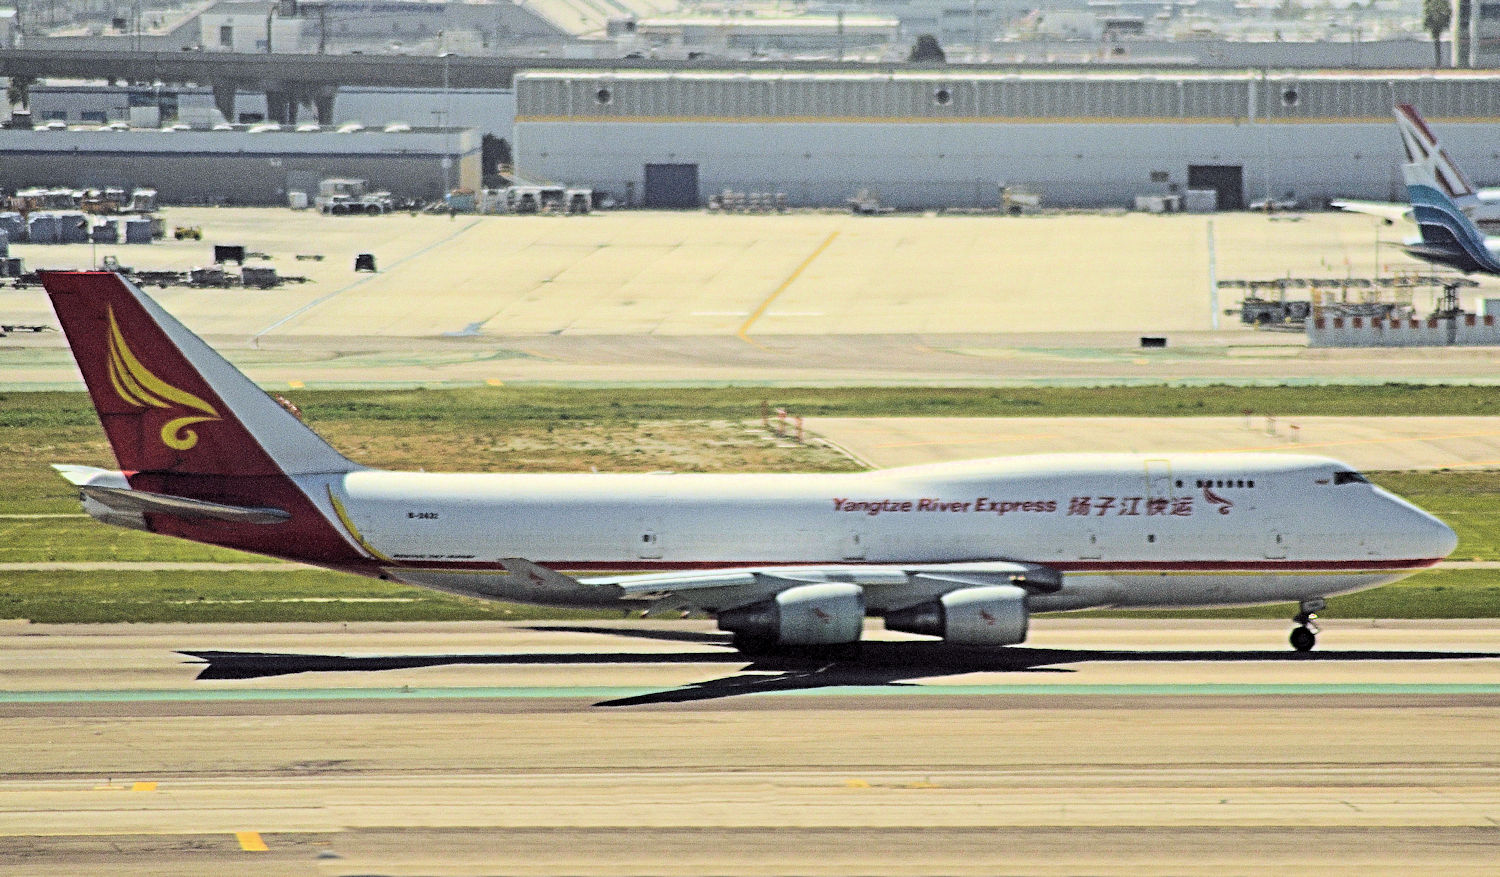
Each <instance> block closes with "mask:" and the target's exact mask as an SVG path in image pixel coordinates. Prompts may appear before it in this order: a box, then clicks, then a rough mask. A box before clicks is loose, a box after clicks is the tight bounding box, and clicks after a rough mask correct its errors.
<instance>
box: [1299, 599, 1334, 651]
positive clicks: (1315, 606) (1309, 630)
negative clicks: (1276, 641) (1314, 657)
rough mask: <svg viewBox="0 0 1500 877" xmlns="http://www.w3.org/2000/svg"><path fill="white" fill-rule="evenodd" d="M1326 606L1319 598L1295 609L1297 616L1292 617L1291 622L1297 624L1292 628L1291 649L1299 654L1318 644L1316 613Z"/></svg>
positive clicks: (1305, 602) (1324, 601)
mask: <svg viewBox="0 0 1500 877" xmlns="http://www.w3.org/2000/svg"><path fill="white" fill-rule="evenodd" d="M1327 606H1328V601H1326V600H1324V599H1322V598H1321V597H1315V598H1313V599H1311V600H1303V601H1302V604H1301V605H1300V606H1298V607H1297V608H1298V612H1297V614H1296V615H1294V616H1292V620H1293V621H1295V622H1296V623H1297V626H1296V627H1294V628H1292V637H1291V640H1292V648H1294V649H1296V650H1297V651H1299V652H1310V651H1312V647H1313V646H1315V645H1317V644H1318V625H1317V620H1318V613H1319V612H1322V611H1323V609H1324V608H1325V607H1327Z"/></svg>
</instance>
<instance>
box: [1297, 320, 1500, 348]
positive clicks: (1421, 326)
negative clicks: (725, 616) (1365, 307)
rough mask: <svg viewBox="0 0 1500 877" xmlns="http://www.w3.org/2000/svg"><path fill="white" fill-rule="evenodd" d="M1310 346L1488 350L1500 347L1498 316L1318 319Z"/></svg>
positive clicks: (1309, 338) (1309, 337)
mask: <svg viewBox="0 0 1500 877" xmlns="http://www.w3.org/2000/svg"><path fill="white" fill-rule="evenodd" d="M1307 346H1309V347H1488V346H1500V325H1497V323H1496V319H1495V317H1492V316H1484V317H1481V316H1478V315H1476V314H1459V315H1457V316H1452V317H1428V318H1426V319H1405V320H1385V319H1376V318H1372V317H1317V318H1314V319H1311V320H1308V321H1307Z"/></svg>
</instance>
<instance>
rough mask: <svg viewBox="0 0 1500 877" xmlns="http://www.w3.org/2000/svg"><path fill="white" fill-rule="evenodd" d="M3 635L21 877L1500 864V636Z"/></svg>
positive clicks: (315, 631) (6, 781)
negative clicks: (821, 655)
mask: <svg viewBox="0 0 1500 877" xmlns="http://www.w3.org/2000/svg"><path fill="white" fill-rule="evenodd" d="M1287 627H1288V625H1287V624H1281V623H1276V622H1224V621H1216V622H1180V621H1179V622H1172V621H1156V622H1127V621H1098V620H1082V619H1068V618H1045V619H1040V620H1038V621H1037V622H1036V624H1035V625H1034V626H1033V634H1032V638H1031V640H1030V642H1028V644H1027V646H1025V647H1022V648H1012V649H1006V650H1002V651H998V652H973V651H962V650H952V649H947V648H945V647H943V646H941V645H940V644H934V643H923V642H914V641H910V640H904V641H897V640H890V639H887V637H889V636H890V635H888V634H885V633H884V632H883V631H879V630H876V629H873V628H872V629H871V630H870V633H869V635H870V637H873V638H875V640H876V641H872V642H869V643H867V647H866V650H865V655H864V657H863V658H862V659H861V660H859V661H858V662H826V661H817V660H801V661H799V660H788V659H777V660H766V661H759V662H755V663H747V662H746V661H745V660H744V659H742V658H740V657H739V656H738V655H736V654H734V653H732V652H730V651H729V650H728V649H727V648H726V647H725V645H724V638H723V637H722V635H720V634H719V633H717V632H716V631H714V630H712V628H711V627H710V626H709V625H708V624H706V623H703V622H674V623H668V622H621V623H588V624H573V625H559V624H541V623H538V624H530V625H523V624H490V623H463V624H425V625H391V624H385V625H382V624H358V625H355V624H351V625H314V624H307V625H196V626H171V625H112V626H98V627H90V626H57V627H47V626H34V625H26V624H22V623H7V624H4V625H0V679H3V680H4V689H5V690H4V691H3V692H0V741H3V745H4V749H5V751H6V753H7V757H6V758H5V759H4V760H3V762H0V765H3V767H0V873H6V874H32V873H37V872H38V871H39V870H45V871H47V872H49V873H77V874H104V873H110V874H119V873H152V874H203V873H223V874H237V873H247V874H249V873H255V874H267V873H270V874H282V873H284V874H308V873H312V874H319V873H322V874H511V873H525V874H534V873H591V874H592V873H597V874H639V873H663V874H704V873H714V874H780V873H808V874H863V873H892V874H996V873H1026V874H1037V873H1040V874H1061V873H1080V872H1081V873H1097V874H1160V873H1294V872H1295V873H1299V874H1301V873H1306V872H1307V871H1308V870H1310V869H1311V870H1315V871H1317V872H1319V873H1328V874H1355V873H1371V872H1374V873H1381V872H1394V871H1396V870H1403V871H1407V872H1411V871H1416V872H1418V873H1424V872H1429V871H1433V870H1436V869H1439V868H1441V869H1443V870H1444V871H1446V872H1449V873H1454V874H1469V873H1472V874H1479V873H1488V872H1490V871H1491V870H1492V867H1493V862H1494V861H1496V860H1497V857H1500V768H1497V764H1500V742H1497V735H1496V734H1495V732H1494V729H1495V728H1496V727H1497V719H1500V622H1420V623H1418V622H1381V623H1379V624H1374V623H1369V622H1364V623H1361V622H1339V623H1337V624H1334V625H1331V626H1329V627H1328V628H1327V629H1325V631H1324V634H1323V637H1322V641H1321V643H1320V648H1319V650H1318V651H1315V652H1313V653H1311V654H1310V655H1298V654H1295V653H1293V652H1291V651H1290V650H1289V649H1288V648H1287V646H1286V645H1285V633H1286V629H1287Z"/></svg>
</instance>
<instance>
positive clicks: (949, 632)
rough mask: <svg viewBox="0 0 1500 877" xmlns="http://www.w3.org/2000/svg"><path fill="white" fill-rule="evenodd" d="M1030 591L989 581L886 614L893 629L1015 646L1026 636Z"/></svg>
mask: <svg viewBox="0 0 1500 877" xmlns="http://www.w3.org/2000/svg"><path fill="white" fill-rule="evenodd" d="M1026 624H1027V612H1026V591H1025V590H1023V589H1021V588H1018V587H1016V586H1015V585H989V586H984V587H977V588H963V589H961V590H957V591H949V592H948V593H946V594H944V595H943V596H941V597H939V598H937V599H936V600H932V601H930V602H927V603H918V604H917V605H915V606H909V607H907V608H905V609H897V610H893V611H890V612H887V613H886V614H885V626H886V628H887V629H889V630H899V631H903V632H905V633H921V634H926V635H927V636H940V637H942V638H943V639H945V640H947V641H948V642H950V643H953V644H955V645H961V646H1013V645H1015V644H1016V643H1019V642H1024V641H1025V640H1026Z"/></svg>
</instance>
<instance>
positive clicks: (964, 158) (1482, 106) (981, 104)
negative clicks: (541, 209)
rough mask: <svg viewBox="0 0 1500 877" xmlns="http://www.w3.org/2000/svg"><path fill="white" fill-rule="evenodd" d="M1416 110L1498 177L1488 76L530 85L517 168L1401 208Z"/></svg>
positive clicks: (637, 189) (683, 192)
mask: <svg viewBox="0 0 1500 877" xmlns="http://www.w3.org/2000/svg"><path fill="white" fill-rule="evenodd" d="M1396 103H1411V104H1414V105H1416V106H1417V107H1418V109H1420V110H1421V111H1422V113H1423V114H1424V115H1426V116H1427V118H1428V119H1429V121H1431V122H1433V123H1434V127H1435V128H1436V131H1437V134H1438V136H1439V137H1440V138H1441V140H1442V143H1443V145H1444V146H1445V148H1446V149H1447V150H1448V152H1449V153H1450V154H1451V155H1453V156H1454V158H1455V159H1456V160H1457V161H1458V162H1459V163H1460V165H1461V166H1462V167H1463V168H1464V169H1465V170H1466V171H1467V172H1468V173H1469V175H1470V177H1471V178H1472V179H1473V180H1474V181H1475V182H1476V183H1479V184H1483V183H1485V182H1493V181H1497V180H1500V148H1497V147H1496V146H1495V143H1496V135H1497V134H1500V71H1444V72H1434V73H1427V72H1413V71H1401V72H1352V71H1351V72H1327V73H1322V72H1307V71H1297V72H1290V71H1289V72H1285V73H1279V72H1273V71H1249V72H1239V71H1234V72H1161V73H1141V72H1068V73H1041V72H1037V73H1031V72H1022V73H972V72H963V73H955V74H951V75H946V74H944V73H942V72H940V71H921V72H900V73H889V74H873V73H858V74H846V73H790V72H764V73H761V72H752V73H713V72H614V73H604V72H600V71H586V72H583V71H581V72H568V71H549V72H528V73H521V74H518V75H517V77H516V121H515V147H516V165H517V171H518V172H519V173H520V174H521V175H523V176H525V177H528V178H531V179H550V180H556V181H560V182H567V183H568V184H571V185H582V186H591V187H592V188H594V189H595V190H598V191H604V192H609V193H611V194H614V195H615V196H616V197H617V198H619V199H621V200H622V201H626V202H627V203H630V204H633V205H640V206H648V207H695V206H698V205H700V204H702V203H704V202H705V201H706V200H707V199H708V198H709V197H710V196H712V195H714V194H717V193H719V192H721V191H724V190H731V191H738V192H784V193H786V196H787V202H788V203H789V204H791V205H794V206H815V205H840V204H843V203H844V201H845V199H847V198H849V197H850V196H852V195H854V194H855V193H856V192H858V191H859V190H861V189H870V190H873V191H874V192H875V193H876V194H878V196H879V198H880V199H881V201H882V202H884V203H885V204H888V205H892V206H897V207H903V208H940V207H993V206H997V205H998V204H999V203H1000V187H1001V186H1005V185H1009V186H1015V187H1020V188H1024V189H1027V190H1029V191H1031V192H1034V193H1036V194H1039V195H1041V197H1042V201H1043V203H1044V204H1045V205H1047V206H1057V207H1101V206H1126V205H1128V204H1130V203H1131V202H1132V201H1133V199H1134V197H1135V196H1138V195H1146V194H1169V193H1172V192H1181V191H1183V190H1186V189H1214V190H1217V192H1218V202H1219V207H1220V209H1238V208H1240V207H1244V206H1246V205H1247V204H1249V203H1250V202H1253V201H1256V200H1258V199H1260V198H1263V197H1267V196H1270V197H1273V198H1277V199H1281V198H1284V197H1286V196H1287V195H1288V194H1290V195H1292V196H1293V197H1294V198H1295V199H1297V200H1299V201H1301V202H1303V203H1317V202H1320V201H1325V200H1327V199H1331V198H1338V197H1350V198H1368V199H1379V200H1398V199H1402V198H1404V197H1405V191H1404V185H1403V183H1402V178H1401V172H1400V163H1401V162H1402V161H1403V158H1402V153H1401V148H1400V141H1399V138H1398V136H1397V134H1396V128H1395V124H1394V118H1393V116H1392V112H1391V109H1392V106H1393V105H1394V104H1396Z"/></svg>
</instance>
